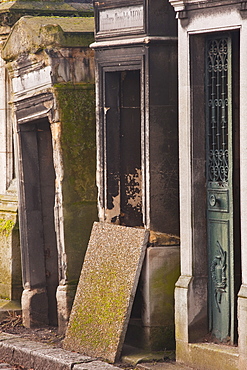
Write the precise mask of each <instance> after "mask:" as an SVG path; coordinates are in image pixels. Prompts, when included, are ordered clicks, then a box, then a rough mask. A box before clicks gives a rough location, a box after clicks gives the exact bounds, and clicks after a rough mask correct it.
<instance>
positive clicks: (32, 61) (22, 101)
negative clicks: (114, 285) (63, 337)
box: [0, 1, 97, 332]
mask: <svg viewBox="0 0 247 370" xmlns="http://www.w3.org/2000/svg"><path fill="white" fill-rule="evenodd" d="M51 16H52V17H51ZM0 18H1V19H0V21H1V29H0V31H1V94H2V99H1V111H0V112H1V141H0V145H1V148H0V166H1V182H0V186H1V193H2V195H1V202H0V207H1V220H0V233H1V239H0V240H1V248H2V250H1V258H0V271H1V281H0V298H5V299H6V298H7V299H8V301H10V302H11V301H13V300H20V296H21V302H22V314H23V323H24V325H25V326H28V327H32V326H37V325H44V324H52V325H57V324H58V325H59V329H60V331H61V332H63V331H64V330H65V328H66V324H67V321H68V316H69V313H70V309H71V305H72V301H73V297H74V294H75V289H76V286H77V282H78V278H79V275H80V270H81V266H82V262H83V257H84V254H85V251H86V247H87V243H88V238H89V235H90V231H91V226H92V223H93V221H94V220H96V219H97V208H96V186H95V159H96V156H95V113H94V112H95V98H94V95H95V91H94V52H93V51H92V50H91V49H90V48H89V44H90V43H91V42H92V41H93V32H94V18H93V7H92V4H90V3H89V2H87V1H82V2H78V3H73V4H72V3H69V2H63V1H59V2H56V3H55V2H49V1H44V2H36V1H30V2H28V1H12V2H10V3H6V2H1V3H0ZM72 20H73V21H72ZM16 180H17V181H16ZM17 193H18V213H19V230H20V246H21V260H22V263H21V264H20V249H19V238H18V225H17V226H16V223H17ZM2 214H3V216H2ZM6 257H7V258H6ZM20 267H21V268H22V283H23V288H24V290H23V289H22V287H21V274H20ZM3 277H6V278H5V280H6V281H4V278H3Z"/></svg>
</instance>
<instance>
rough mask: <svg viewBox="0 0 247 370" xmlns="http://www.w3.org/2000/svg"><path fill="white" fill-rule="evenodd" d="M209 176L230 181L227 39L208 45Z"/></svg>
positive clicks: (212, 41)
mask: <svg viewBox="0 0 247 370" xmlns="http://www.w3.org/2000/svg"><path fill="white" fill-rule="evenodd" d="M207 85H208V86H207V89H208V145H209V154H208V180H209V181H213V182H220V183H225V182H227V181H228V143H227V137H228V42H227V38H222V39H213V40H209V41H208V45H207Z"/></svg>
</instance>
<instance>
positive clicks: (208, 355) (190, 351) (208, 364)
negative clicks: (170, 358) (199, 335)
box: [178, 343, 239, 370]
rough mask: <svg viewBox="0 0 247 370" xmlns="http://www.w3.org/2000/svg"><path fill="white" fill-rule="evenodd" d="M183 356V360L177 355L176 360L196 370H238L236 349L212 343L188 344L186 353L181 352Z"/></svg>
mask: <svg viewBox="0 0 247 370" xmlns="http://www.w3.org/2000/svg"><path fill="white" fill-rule="evenodd" d="M180 349H181V348H180ZM184 349H185V348H184ZM183 354H184V356H183V357H184V358H182V356H180V355H179V356H178V357H179V358H178V360H179V361H180V362H183V363H184V364H185V365H188V366H191V367H192V368H194V369H196V370H215V369H217V370H238V369H239V366H238V363H239V351H238V347H234V346H228V345H223V344H214V343H189V344H188V345H187V351H183ZM183 360H184V361H183Z"/></svg>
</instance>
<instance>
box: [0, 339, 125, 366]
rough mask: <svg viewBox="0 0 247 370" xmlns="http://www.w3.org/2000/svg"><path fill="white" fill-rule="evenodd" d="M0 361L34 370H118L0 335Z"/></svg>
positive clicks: (74, 354)
mask: <svg viewBox="0 0 247 370" xmlns="http://www.w3.org/2000/svg"><path fill="white" fill-rule="evenodd" d="M0 358H1V361H3V362H6V363H8V364H11V365H15V364H19V365H21V366H24V367H28V368H33V369H34V370H44V369H46V370H71V369H72V368H73V369H74V370H82V369H83V370H84V369H85V370H100V369H102V370H118V369H120V368H119V367H116V366H114V365H110V364H108V363H104V362H101V361H99V360H97V359H94V358H92V357H89V356H84V355H81V354H79V353H76V352H70V351H66V350H63V349H61V348H54V347H52V346H49V345H47V344H44V343H38V342H33V341H28V340H26V339H24V338H21V336H19V335H14V334H8V333H0Z"/></svg>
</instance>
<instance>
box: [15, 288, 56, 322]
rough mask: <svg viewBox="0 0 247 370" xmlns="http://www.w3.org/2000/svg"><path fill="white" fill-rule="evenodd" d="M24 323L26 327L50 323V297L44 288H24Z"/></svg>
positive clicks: (22, 301) (22, 302)
mask: <svg viewBox="0 0 247 370" xmlns="http://www.w3.org/2000/svg"><path fill="white" fill-rule="evenodd" d="M21 306H22V323H23V326H25V327H26V328H32V327H39V326H43V325H48V324H49V320H48V299H47V293H46V290H45V289H44V288H40V289H24V291H23V292H22V297H21Z"/></svg>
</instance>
